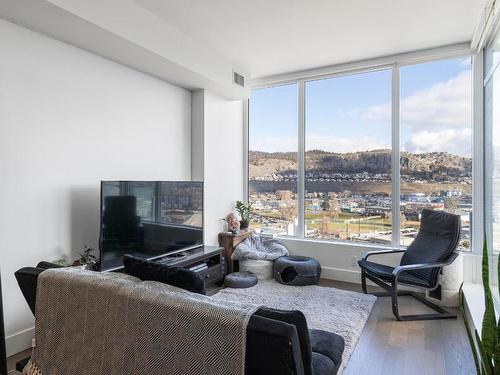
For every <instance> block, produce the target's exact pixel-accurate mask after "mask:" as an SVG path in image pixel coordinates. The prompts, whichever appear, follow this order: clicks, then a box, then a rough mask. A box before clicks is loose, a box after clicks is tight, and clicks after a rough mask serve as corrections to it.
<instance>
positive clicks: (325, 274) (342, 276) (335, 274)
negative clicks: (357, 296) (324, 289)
mask: <svg viewBox="0 0 500 375" xmlns="http://www.w3.org/2000/svg"><path fill="white" fill-rule="evenodd" d="M321 278H322V279H328V280H337V281H345V282H348V283H356V284H360V283H361V272H359V271H352V270H346V269H342V268H333V267H321Z"/></svg>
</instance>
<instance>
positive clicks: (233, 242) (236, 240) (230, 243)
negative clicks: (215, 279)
mask: <svg viewBox="0 0 500 375" xmlns="http://www.w3.org/2000/svg"><path fill="white" fill-rule="evenodd" d="M252 234H253V230H252V229H243V230H240V232H239V233H237V234H234V233H231V232H221V233H219V246H220V247H223V248H224V250H223V251H222V254H223V256H224V258H225V259H226V264H227V273H232V272H235V271H237V270H238V263H237V262H238V261H233V260H232V259H231V255H233V251H234V248H235V247H236V246H238V244H240V243H241V242H243V241H244V240H245V239H247V238H248V237H251V236H252Z"/></svg>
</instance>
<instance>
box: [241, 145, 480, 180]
mask: <svg viewBox="0 0 500 375" xmlns="http://www.w3.org/2000/svg"><path fill="white" fill-rule="evenodd" d="M296 155H297V154H296V153H292V152H273V153H267V152H260V151H250V153H249V164H250V176H264V175H272V174H281V175H287V174H295V173H297V172H296V170H297V163H296V158H297V156H296ZM305 156H306V173H313V174H315V175H320V174H324V173H325V174H334V173H343V174H354V173H363V172H365V171H366V172H368V173H370V174H376V173H380V174H389V173H390V169H391V153H390V151H389V150H373V151H362V152H352V153H343V154H341V153H333V152H326V151H321V150H311V151H307V152H306V155H305ZM400 165H401V174H402V175H405V176H409V177H412V178H415V179H421V178H422V179H434V180H448V179H450V178H451V179H453V178H457V177H461V176H470V175H471V173H472V160H471V159H469V158H465V157H462V156H458V155H453V154H449V153H446V152H431V153H421V154H413V153H409V152H402V153H401V157H400Z"/></svg>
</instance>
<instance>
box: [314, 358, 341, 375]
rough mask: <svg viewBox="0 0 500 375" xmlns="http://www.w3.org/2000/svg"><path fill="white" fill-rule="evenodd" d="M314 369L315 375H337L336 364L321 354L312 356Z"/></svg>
mask: <svg viewBox="0 0 500 375" xmlns="http://www.w3.org/2000/svg"><path fill="white" fill-rule="evenodd" d="M312 368H313V374H314V375H334V374H336V373H337V370H336V369H335V363H333V361H332V360H331V359H330V358H328V357H327V356H326V355H323V354H321V353H313V354H312Z"/></svg>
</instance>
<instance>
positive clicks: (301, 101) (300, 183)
mask: <svg viewBox="0 0 500 375" xmlns="http://www.w3.org/2000/svg"><path fill="white" fill-rule="evenodd" d="M297 115H298V122H297V123H298V155H297V159H298V160H297V164H298V166H297V195H298V197H297V204H298V230H297V236H298V237H305V208H304V204H305V202H304V199H305V83H304V81H299V82H298V113H297Z"/></svg>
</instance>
